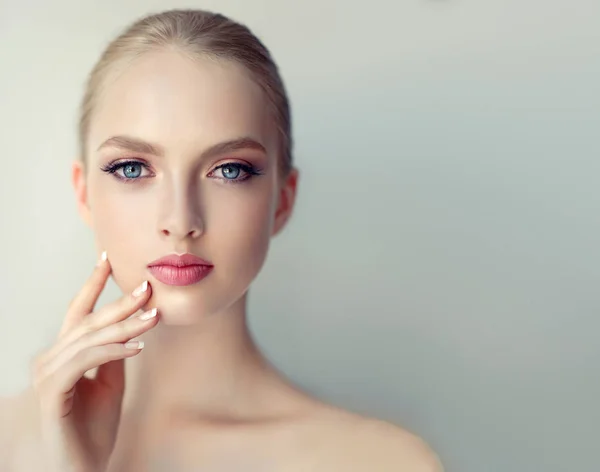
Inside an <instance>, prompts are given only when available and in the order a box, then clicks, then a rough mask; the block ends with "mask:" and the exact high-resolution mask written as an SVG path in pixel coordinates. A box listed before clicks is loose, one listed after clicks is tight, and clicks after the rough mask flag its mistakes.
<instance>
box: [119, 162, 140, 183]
mask: <svg viewBox="0 0 600 472" xmlns="http://www.w3.org/2000/svg"><path fill="white" fill-rule="evenodd" d="M123 174H124V175H125V177H127V178H128V179H135V178H137V177H139V176H140V175H141V174H142V165H141V164H139V163H137V162H136V163H133V164H127V165H125V166H124V167H123Z"/></svg>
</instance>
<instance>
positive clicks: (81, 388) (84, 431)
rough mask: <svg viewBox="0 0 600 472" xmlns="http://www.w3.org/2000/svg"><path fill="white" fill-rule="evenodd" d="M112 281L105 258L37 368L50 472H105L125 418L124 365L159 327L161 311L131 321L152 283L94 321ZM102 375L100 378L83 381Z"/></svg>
mask: <svg viewBox="0 0 600 472" xmlns="http://www.w3.org/2000/svg"><path fill="white" fill-rule="evenodd" d="M110 273H111V268H110V263H109V262H108V260H106V256H105V254H104V257H103V258H102V259H101V261H100V262H99V263H98V266H97V267H96V268H95V270H94V273H93V274H92V276H91V277H90V278H89V280H88V281H87V282H86V284H85V285H84V287H83V288H82V290H81V291H80V292H79V294H78V295H77V296H76V297H75V298H74V299H73V301H72V302H71V304H70V306H69V309H68V311H67V314H66V316H65V319H64V322H63V326H62V328H61V330H60V333H59V335H58V339H57V340H56V342H55V344H54V345H53V346H52V347H51V348H50V349H48V350H47V351H46V352H44V353H42V354H41V355H39V356H38V357H37V358H36V359H35V362H34V369H33V381H32V384H33V392H34V394H35V397H36V400H37V405H38V407H39V418H40V425H39V426H40V428H41V429H40V431H41V437H42V443H43V449H44V451H43V453H44V454H45V456H44V460H45V461H46V463H47V469H48V470H51V471H52V472H59V471H60V472H67V471H69V472H71V471H73V472H98V471H103V470H106V466H107V464H108V460H109V458H110V455H111V453H112V451H113V449H114V445H115V440H116V436H117V430H118V426H119V421H120V417H121V406H122V401H123V392H124V389H125V372H124V370H125V369H124V367H125V364H124V362H125V359H126V358H128V357H132V356H135V355H137V354H138V353H140V352H141V349H142V347H143V344H141V343H140V344H138V341H131V340H132V338H134V337H135V336H139V335H140V334H142V333H144V332H146V331H148V330H150V329H152V328H153V327H154V326H156V325H157V323H158V316H156V309H154V310H151V311H148V312H146V313H143V314H142V316H143V315H148V316H149V315H152V314H154V315H155V316H153V317H150V318H149V319H146V320H144V319H140V318H141V317H137V316H136V317H131V318H130V316H131V315H133V314H135V313H136V311H138V310H139V309H140V308H141V307H142V306H144V304H145V303H146V302H147V301H148V299H149V297H150V293H151V290H152V289H151V287H150V284H149V283H148V282H147V281H145V282H143V283H142V285H141V286H140V287H139V288H138V289H136V290H134V292H133V293H132V294H127V295H125V296H123V297H122V298H121V299H120V300H117V301H116V302H113V303H111V304H109V305H107V306H105V307H103V308H102V309H100V310H98V311H97V312H94V313H92V311H93V309H94V306H95V304H96V302H97V300H98V297H99V296H100V293H101V292H102V290H103V289H104V286H105V285H106V281H107V280H108V277H109V275H110ZM129 341H131V343H130V342H129ZM96 367H98V370H97V373H96V376H95V378H93V379H92V378H88V377H87V376H84V374H85V373H86V372H87V371H89V370H91V369H94V368H96Z"/></svg>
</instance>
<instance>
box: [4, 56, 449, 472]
mask: <svg viewBox="0 0 600 472" xmlns="http://www.w3.org/2000/svg"><path fill="white" fill-rule="evenodd" d="M115 136H120V137H123V136H124V137H126V139H125V140H123V139H122V138H119V139H116V140H115V139H113V138H114V137H115ZM240 139H241V140H240ZM277 139H278V137H277V132H276V128H275V126H274V125H273V121H272V119H271V115H270V112H269V107H268V104H267V102H266V98H265V97H264V95H263V92H262V90H261V89H260V87H258V86H257V84H256V83H255V82H254V81H253V80H252V79H251V77H250V76H249V75H248V73H247V71H246V70H245V69H243V67H241V66H240V65H238V64H237V63H232V62H228V61H223V60H215V59H209V58H194V59H192V58H190V56H189V55H186V54H181V53H180V52H178V51H176V50H168V51H157V52H154V53H150V54H147V55H145V56H142V57H140V58H138V59H136V60H135V61H133V62H131V63H128V64H126V65H125V66H122V67H119V68H116V69H115V71H114V73H113V75H112V76H111V77H109V79H108V80H107V83H106V87H105V88H104V89H103V91H102V94H101V96H100V99H99V106H98V109H97V110H96V113H95V115H94V118H93V120H92V126H91V129H90V133H89V136H88V156H87V159H88V162H87V166H84V165H83V164H82V163H81V162H80V161H76V162H75V163H74V164H73V174H72V177H73V184H74V188H75V193H76V198H77V203H78V208H79V212H80V214H81V216H82V218H83V220H84V221H85V222H86V223H87V224H88V225H89V226H90V228H91V229H92V230H93V233H94V236H95V240H96V246H97V249H98V255H100V253H101V252H102V251H103V250H106V251H107V254H108V260H107V261H103V262H102V263H101V264H100V265H99V266H98V267H97V268H96V269H95V271H94V274H93V275H92V277H91V279H90V281H89V282H88V283H87V284H86V285H85V286H84V287H83V289H82V290H81V292H80V293H79V295H77V297H76V298H75V300H74V302H73V303H72V304H71V306H70V308H69V310H68V312H67V314H66V316H65V322H64V326H63V329H62V330H61V332H60V334H59V336H58V338H57V340H56V342H55V344H54V345H53V346H52V347H51V348H50V349H48V350H47V351H46V352H45V353H44V354H43V355H42V356H40V358H39V359H37V361H36V363H35V368H34V370H33V372H34V374H33V378H32V387H31V389H29V390H27V391H26V392H24V393H23V394H22V395H20V396H19V397H18V398H16V399H12V400H6V401H5V402H4V403H3V404H2V405H0V412H2V414H3V416H4V423H3V424H8V425H12V427H13V428H14V432H11V434H6V435H5V437H2V436H0V442H1V443H0V451H6V452H2V453H0V466H4V465H5V464H6V466H5V467H0V469H1V470H7V471H15V472H16V471H30V470H42V469H43V470H56V471H58V470H60V471H61V472H63V471H67V470H69V471H77V472H92V471H93V472H121V471H123V472H124V471H163V470H164V471H169V472H177V471H192V470H210V471H215V472H217V471H222V472H234V471H236V472H237V471H244V472H254V471H256V472H271V471H273V472H275V471H277V472H281V471H286V472H287V471H289V472H296V471H298V472H300V471H302V472H305V471H315V472H320V471H324V472H325V471H326V472H331V471H338V470H339V471H344V472H347V471H356V472H360V471H365V472H371V471H381V472H386V471H390V472H391V471H406V472H434V471H435V472H439V471H441V469H442V468H441V465H440V463H439V460H438V459H437V456H436V455H435V453H433V451H431V449H430V448H429V447H428V446H427V444H425V443H424V442H423V441H422V440H421V439H420V438H418V437H416V436H415V435H413V434H411V433H410V432H408V431H405V430H404V429H402V428H400V427H398V426H396V425H393V424H390V423H388V422H385V421H382V420H379V419H375V418H368V417H364V416H361V415H358V414H355V413H352V412H349V411H345V410H342V409H340V408H337V407H335V406H333V405H329V404H326V403H324V402H322V401H320V400H319V399H317V398H314V397H312V396H311V395H309V394H307V393H306V392H304V391H303V390H302V389H300V388H299V387H297V386H296V385H294V384H293V383H292V382H290V381H289V380H288V379H286V378H285V377H284V376H283V375H282V374H281V373H280V372H278V371H277V369H276V368H275V367H274V366H272V365H271V364H270V363H269V361H268V360H266V359H265V358H264V357H263V355H262V354H261V352H260V350H259V349H258V347H257V345H256V343H255V342H254V340H253V338H252V336H251V334H250V331H249V329H248V326H247V323H246V305H247V294H248V289H249V287H250V285H251V282H252V281H253V280H254V279H255V277H256V276H257V275H258V273H259V272H260V269H261V268H262V266H263V264H264V261H265V259H266V255H267V252H268V247H269V243H270V240H271V238H272V237H273V236H275V235H276V234H278V233H279V232H280V231H281V230H282V229H283V228H284V227H285V226H286V223H287V221H288V219H289V218H290V216H291V213H292V210H293V207H294V202H295V196H296V192H297V182H298V171H297V170H296V169H293V170H292V172H291V173H290V174H289V175H286V176H282V175H281V174H280V172H278V159H279V156H278V153H277V151H278V146H277V143H278V141H277ZM232 142H235V143H237V144H236V146H234V147H232V146H231V145H226V144H224V143H229V144H231V143H232ZM132 143H136V146H133V144H132ZM133 147H135V148H136V149H135V150H133V149H132V148H133ZM131 160H134V161H135V162H137V164H133V165H134V167H129V169H128V171H127V172H126V170H125V168H123V167H121V168H119V169H118V170H116V171H114V172H107V171H106V169H108V168H109V167H110V166H111V165H114V163H118V162H125V161H131ZM239 165H243V166H246V167H247V166H251V167H252V168H253V169H256V170H258V171H259V172H258V173H257V174H256V175H254V174H252V175H250V174H249V173H247V172H246V171H243V170H241V168H240V167H239ZM223 166H225V167H223ZM236 169H237V170H236ZM113 170H114V168H113ZM238 171H239V172H238ZM232 176H233V177H232ZM183 252H190V253H193V254H196V255H197V256H199V257H202V258H205V259H208V260H209V261H210V262H211V263H213V264H214V269H213V271H212V272H211V273H210V275H208V276H207V277H206V278H205V279H203V280H202V281H201V282H199V283H197V284H194V285H191V286H186V287H174V286H167V285H164V284H162V283H161V282H159V281H158V280H156V279H154V278H153V277H152V274H151V273H150V272H149V271H148V270H147V264H148V263H150V262H152V261H153V260H155V259H157V258H159V257H162V256H165V255H167V254H172V253H183ZM109 276H111V277H112V279H113V280H114V281H115V282H116V284H117V285H118V286H119V288H120V289H121V290H122V292H123V293H124V294H125V295H124V296H123V298H122V299H120V300H118V301H116V302H114V303H113V304H110V305H108V306H106V307H103V308H101V309H100V310H98V311H97V312H93V308H94V305H95V303H96V300H97V298H98V295H99V294H100V293H101V291H102V289H103V287H104V285H105V283H106V280H107V278H108V277H109ZM143 281H147V282H148V283H147V288H146V291H144V292H143V293H142V294H141V295H140V296H139V297H133V296H132V295H131V293H132V291H133V290H134V289H135V287H137V286H139V285H140V284H141V283H142V282H143ZM153 308H157V310H158V314H157V316H155V317H154V318H151V319H150V320H147V321H142V320H139V319H138V318H137V317H136V315H138V314H139V313H140V312H149V311H150V310H152V309H153ZM132 339H134V340H143V341H144V342H145V346H144V347H143V349H141V350H139V349H128V348H126V347H125V343H127V342H128V341H130V340H132ZM125 359H127V361H125ZM96 366H98V370H97V375H96V377H95V378H88V377H87V376H84V373H85V372H87V371H88V370H90V369H92V368H94V367H96ZM125 379H127V382H126V384H125ZM125 386H126V388H125ZM74 387H75V389H73V388H74ZM4 446H6V447H4ZM40 451H45V452H44V453H41V452H40ZM2 454H4V455H3V456H2ZM2 460H4V461H5V464H3V463H2ZM49 467H54V469H51V468H49Z"/></svg>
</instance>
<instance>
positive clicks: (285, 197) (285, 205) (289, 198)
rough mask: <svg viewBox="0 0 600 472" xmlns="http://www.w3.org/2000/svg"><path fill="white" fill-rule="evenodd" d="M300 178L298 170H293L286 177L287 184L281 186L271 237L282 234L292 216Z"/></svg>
mask: <svg viewBox="0 0 600 472" xmlns="http://www.w3.org/2000/svg"><path fill="white" fill-rule="evenodd" d="M298 177H299V172H298V169H296V168H294V169H292V170H291V171H290V173H289V174H288V176H287V177H286V179H285V183H284V184H283V185H282V186H281V189H280V191H279V198H278V203H277V209H276V211H275V221H274V224H273V231H272V232H271V236H275V235H277V234H278V233H279V232H281V230H282V229H283V228H284V227H285V225H286V223H287V222H288V220H289V219H290V216H291V215H292V211H293V209H294V203H295V201H296V193H297V188H298Z"/></svg>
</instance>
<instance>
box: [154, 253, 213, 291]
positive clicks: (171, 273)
mask: <svg viewBox="0 0 600 472" xmlns="http://www.w3.org/2000/svg"><path fill="white" fill-rule="evenodd" d="M213 267H214V266H213V265H212V264H211V263H210V262H207V261H205V260H203V259H200V258H199V257H196V256H194V255H193V254H183V255H181V256H178V255H176V254H171V255H169V256H166V257H161V258H160V259H157V260H155V261H154V262H151V263H150V264H148V269H149V270H150V272H151V273H152V275H154V277H156V279H157V280H158V281H159V282H162V283H164V284H167V285H177V286H183V285H192V284H195V283H198V282H200V281H201V280H202V279H203V278H204V277H206V276H207V275H208V274H209V273H210V272H211V270H212V269H213Z"/></svg>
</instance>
